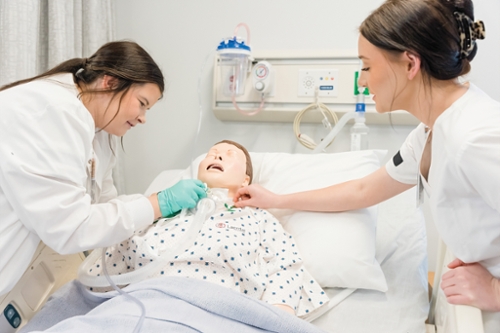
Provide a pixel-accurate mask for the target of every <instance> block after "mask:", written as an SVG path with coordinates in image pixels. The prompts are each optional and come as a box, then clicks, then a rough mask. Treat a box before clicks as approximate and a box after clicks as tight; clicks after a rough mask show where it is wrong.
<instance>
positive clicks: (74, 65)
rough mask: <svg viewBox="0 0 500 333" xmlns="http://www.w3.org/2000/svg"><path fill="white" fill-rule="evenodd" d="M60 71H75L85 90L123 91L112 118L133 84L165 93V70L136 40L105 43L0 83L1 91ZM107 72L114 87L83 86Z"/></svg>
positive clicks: (75, 79) (97, 91) (87, 91)
mask: <svg viewBox="0 0 500 333" xmlns="http://www.w3.org/2000/svg"><path fill="white" fill-rule="evenodd" d="M61 73H71V74H73V81H74V82H75V83H76V84H77V85H78V86H79V87H80V88H81V89H82V91H83V92H82V94H94V93H97V94H98V93H113V98H114V97H116V95H117V94H119V93H121V92H123V94H122V96H121V98H120V103H119V104H118V110H117V111H116V114H115V115H114V116H113V118H112V119H111V120H110V122H111V121H113V119H114V118H115V117H116V115H117V114H118V113H119V112H120V106H121V101H122V98H123V96H124V95H125V93H126V92H127V91H128V90H129V89H130V87H131V86H132V85H135V84H139V85H140V84H146V83H153V84H155V85H157V86H158V88H159V89H160V92H161V93H162V94H163V92H164V90H165V82H164V77H163V74H162V72H161V70H160V68H159V67H158V65H157V64H156V63H155V61H154V60H153V58H151V56H150V55H149V54H148V53H147V52H146V51H145V50H144V49H143V48H142V47H141V46H139V45H138V44H137V43H135V42H131V41H116V42H110V43H107V44H104V45H103V46H101V47H100V48H99V49H98V50H97V51H96V52H95V53H94V54H93V55H92V56H90V57H89V58H73V59H70V60H67V61H64V62H62V63H61V64H59V65H57V66H55V67H54V68H52V69H50V70H48V71H47V72H45V73H42V74H40V75H37V76H34V77H31V78H27V79H24V80H19V81H16V82H13V83H10V84H7V85H5V86H3V87H1V88H0V91H2V90H6V89H9V88H12V87H15V86H18V85H20V84H24V83H28V82H31V81H34V80H37V79H42V78H46V77H49V76H52V75H56V74H61ZM104 75H109V76H111V77H113V78H115V79H116V84H115V85H114V86H113V87H112V88H110V89H109V90H105V91H102V90H83V87H84V86H86V85H89V84H92V83H94V82H95V81H96V80H97V79H99V78H102V77H103V76H104ZM113 98H112V99H113ZM106 110H107V108H106ZM110 122H108V124H106V126H107V125H109V123H110ZM106 126H104V127H106ZM104 127H103V128H104Z"/></svg>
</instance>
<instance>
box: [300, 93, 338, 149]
mask: <svg viewBox="0 0 500 333" xmlns="http://www.w3.org/2000/svg"><path fill="white" fill-rule="evenodd" d="M314 109H318V110H319V111H320V112H321V114H322V115H323V121H322V122H323V124H325V120H326V121H327V122H328V118H327V116H326V113H328V114H329V115H330V117H332V119H333V122H334V123H335V124H337V123H338V122H339V118H338V117H337V114H335V112H333V111H332V110H330V109H329V108H328V107H327V106H326V105H325V104H323V103H319V102H318V101H317V100H316V102H315V103H312V104H309V105H308V106H306V107H305V108H304V109H302V110H301V111H299V113H297V115H296V116H295V118H294V120H293V132H294V133H295V137H296V138H297V140H298V141H299V142H300V143H301V144H302V145H303V146H304V147H306V148H309V149H314V148H315V147H316V143H315V142H311V141H310V139H309V137H308V136H306V135H305V134H304V133H301V132H300V123H301V121H302V117H303V116H304V115H305V114H306V113H307V112H309V111H311V110H314ZM328 125H330V122H328ZM330 129H331V125H330ZM325 140H326V139H325ZM323 141H324V140H323ZM332 142H333V138H332V141H330V142H329V143H328V144H327V145H326V147H328V146H329V145H330V144H331V143H332Z"/></svg>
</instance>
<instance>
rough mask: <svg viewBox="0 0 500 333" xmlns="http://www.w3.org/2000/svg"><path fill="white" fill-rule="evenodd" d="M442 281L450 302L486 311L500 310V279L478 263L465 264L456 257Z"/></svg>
mask: <svg viewBox="0 0 500 333" xmlns="http://www.w3.org/2000/svg"><path fill="white" fill-rule="evenodd" d="M448 268H450V270H449V271H448V272H446V273H445V274H444V275H443V277H442V281H441V289H443V292H444V294H445V295H446V300H447V301H448V303H450V304H461V305H471V306H475V307H477V308H479V309H481V310H485V311H493V312H497V311H500V280H498V279H496V278H495V277H493V275H491V274H490V272H488V270H487V269H486V268H484V267H483V266H481V265H480V264H478V263H472V264H465V263H464V262H463V261H461V260H460V259H455V260H453V261H452V262H451V263H449V264H448Z"/></svg>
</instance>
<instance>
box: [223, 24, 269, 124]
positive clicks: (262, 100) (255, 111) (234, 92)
mask: <svg viewBox="0 0 500 333" xmlns="http://www.w3.org/2000/svg"><path fill="white" fill-rule="evenodd" d="M240 27H244V28H245V30H246V31H247V45H250V28H249V27H248V25H247V24H246V23H240V24H238V25H237V26H236V28H234V34H233V35H234V37H235V38H236V36H237V33H238V30H239V29H240ZM235 81H237V79H235ZM232 95H233V96H232V98H231V100H232V102H233V106H234V108H235V109H236V110H237V111H238V112H239V113H240V114H242V115H244V116H255V115H256V114H257V113H259V112H260V111H262V109H263V108H264V102H265V99H264V94H262V99H261V101H260V105H259V108H258V109H257V110H253V111H245V110H242V109H241V108H240V107H239V106H238V103H237V102H236V91H235V89H233V94H232Z"/></svg>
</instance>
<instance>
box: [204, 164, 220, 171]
mask: <svg viewBox="0 0 500 333" xmlns="http://www.w3.org/2000/svg"><path fill="white" fill-rule="evenodd" d="M210 169H216V170H219V171H222V172H224V168H223V167H222V165H220V164H217V163H212V164H210V165H209V166H208V167H207V170H210Z"/></svg>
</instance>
